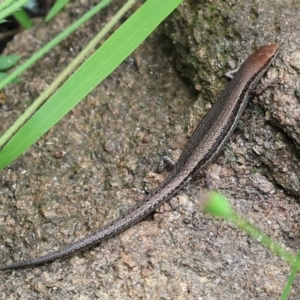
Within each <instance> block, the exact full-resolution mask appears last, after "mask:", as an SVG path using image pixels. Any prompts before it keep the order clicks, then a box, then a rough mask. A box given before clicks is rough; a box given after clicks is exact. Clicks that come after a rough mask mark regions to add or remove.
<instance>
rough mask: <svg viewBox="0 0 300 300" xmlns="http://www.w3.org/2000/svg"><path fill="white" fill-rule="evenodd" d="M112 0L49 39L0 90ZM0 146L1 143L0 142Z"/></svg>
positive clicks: (2, 84)
mask: <svg viewBox="0 0 300 300" xmlns="http://www.w3.org/2000/svg"><path fill="white" fill-rule="evenodd" d="M111 1H112V0H102V1H101V2H100V3H98V4H97V5H96V6H95V7H93V8H92V9H91V10H90V11H88V12H87V13H86V14H84V15H83V16H82V17H81V18H80V19H78V20H77V21H76V22H74V23H73V24H72V25H70V26H69V27H68V28H67V29H66V30H64V31H63V32H62V33H60V34H59V35H58V36H57V37H55V38H54V39H53V40H51V41H50V42H49V43H48V44H47V45H45V46H44V47H43V48H42V49H40V50H39V51H38V52H36V53H34V54H33V55H32V56H31V57H30V58H29V59H28V60H26V61H25V62H24V63H23V64H22V65H21V66H20V67H18V68H17V69H16V70H14V71H13V72H12V73H11V74H9V75H8V76H7V77H6V78H5V79H4V80H3V81H1V82H0V90H2V89H3V88H4V87H5V86H6V85H7V84H9V83H10V82H12V81H13V80H14V79H15V78H17V76H19V75H20V74H21V73H23V72H24V71H25V70H26V69H28V68H29V67H30V66H31V65H32V64H33V63H35V62H36V61H37V60H38V59H40V58H41V57H42V56H43V55H44V54H46V53H48V52H49V51H50V50H51V49H52V48H53V47H55V46H56V45H57V44H58V43H59V42H61V41H62V40H63V39H64V38H66V37H67V36H68V35H70V34H71V33H72V32H73V31H75V30H76V29H77V28H78V27H79V26H80V25H82V24H83V23H84V22H86V21H87V20H89V19H90V18H91V17H92V16H94V15H95V14H96V13H98V12H99V11H100V10H101V9H103V8H104V7H105V6H107V5H108V4H109V3H110V2H111ZM0 146H1V144H0Z"/></svg>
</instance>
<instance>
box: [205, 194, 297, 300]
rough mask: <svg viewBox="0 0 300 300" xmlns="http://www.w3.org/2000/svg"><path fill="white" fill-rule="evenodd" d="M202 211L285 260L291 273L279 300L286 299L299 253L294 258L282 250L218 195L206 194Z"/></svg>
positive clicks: (294, 273)
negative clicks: (228, 222)
mask: <svg viewBox="0 0 300 300" xmlns="http://www.w3.org/2000/svg"><path fill="white" fill-rule="evenodd" d="M204 211H205V212H206V213H210V214H211V215H213V216H215V217H220V218H223V219H225V220H229V221H231V222H232V223H234V224H235V225H236V226H237V227H238V228H240V229H242V230H243V231H245V232H246V233H247V234H248V235H249V236H251V237H252V238H253V239H255V240H256V241H258V242H259V243H260V244H262V245H263V246H265V247H266V248H267V249H268V250H270V251H271V252H273V253H274V254H275V255H277V256H278V257H280V258H283V259H285V260H286V261H287V262H288V263H289V264H290V265H292V266H293V269H292V273H291V275H290V278H289V280H288V282H287V285H286V287H285V290H284V293H283V294H282V298H281V300H284V299H287V296H288V293H289V291H290V289H291V285H292V283H293V280H294V278H295V275H296V273H297V271H298V270H299V268H300V252H299V253H298V256H297V258H296V257H295V256H294V255H292V254H291V253H289V252H288V251H287V250H285V249H284V248H282V247H281V246H280V245H279V244H278V243H276V242H275V241H273V240H272V239H270V238H269V237H268V236H267V235H265V234H263V233H262V232H261V231H260V230H258V229H257V228H255V227H254V226H253V225H251V224H250V223H249V222H248V221H246V220H244V219H243V218H242V217H241V216H239V215H238V214H237V213H235V212H234V210H233V208H232V206H231V205H230V203H229V202H228V201H227V199H226V198H225V197H224V196H223V195H221V194H220V193H217V192H210V193H208V194H207V196H205V203H204Z"/></svg>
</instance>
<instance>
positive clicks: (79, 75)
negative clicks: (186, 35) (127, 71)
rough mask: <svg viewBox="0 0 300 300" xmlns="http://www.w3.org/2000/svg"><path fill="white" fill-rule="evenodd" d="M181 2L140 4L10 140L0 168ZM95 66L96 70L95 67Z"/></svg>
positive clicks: (0, 158) (153, 0)
mask: <svg viewBox="0 0 300 300" xmlns="http://www.w3.org/2000/svg"><path fill="white" fill-rule="evenodd" d="M181 2H182V1H181V0H169V1H164V2H162V1H161V0H148V1H147V2H146V3H145V4H143V5H142V6H141V7H140V8H139V9H138V10H137V11H136V12H135V13H134V14H133V15H132V16H131V17H130V18H129V19H128V20H127V21H126V22H125V23H124V24H123V25H122V26H121V27H120V28H119V29H118V30H117V31H116V32H115V33H114V34H113V35H112V36H111V37H110V38H109V39H108V40H107V41H106V42H105V43H104V44H103V45H102V46H101V47H100V49H98V50H97V51H96V52H95V53H94V54H93V55H92V56H90V57H89V58H88V59H87V60H86V62H85V63H84V64H83V65H82V66H81V67H80V68H79V69H78V70H77V71H76V72H75V73H74V74H73V75H72V76H71V77H70V78H69V79H68V80H67V81H66V82H65V84H64V85H63V86H62V87H61V88H60V89H59V90H58V91H57V92H56V93H55V94H54V95H53V96H52V97H51V98H50V99H49V100H48V101H47V102H46V103H45V104H44V105H43V106H42V107H41V108H40V109H39V110H38V111H37V112H36V113H35V114H34V115H33V116H32V117H31V119H30V120H29V121H28V122H26V123H25V124H24V126H22V127H21V129H20V130H19V131H18V132H17V133H16V134H15V135H14V136H13V137H12V138H11V140H9V142H8V143H7V144H6V145H5V146H4V148H3V149H2V150H1V152H0V169H2V168H4V167H5V166H7V165H8V164H9V163H11V162H12V161H13V160H14V159H16V158H17V157H18V156H19V155H21V154H22V153H23V152H24V151H25V150H26V149H28V148H29V147H30V146H31V145H32V144H33V143H35V142H36V141H37V140H38V138H40V137H41V136H42V135H43V134H44V133H45V132H46V131H47V130H49V129H50V128H51V127H52V126H53V125H54V124H55V123H57V122H58V121H59V120H60V119H61V118H62V117H63V116H64V115H65V114H66V113H68V112H69V111H70V110H71V109H72V108H73V107H74V106H75V105H76V104H77V103H78V102H79V101H80V100H81V99H83V98H84V97H85V96H86V95H87V94H88V93H89V92H90V91H91V90H92V89H94V88H95V87H96V86H97V85H98V84H99V83H100V82H101V81H102V80H103V79H104V78H105V77H107V76H108V75H109V74H110V73H111V72H112V71H113V70H114V69H115V68H116V67H117V66H118V65H119V64H120V63H121V62H122V61H123V60H124V59H125V58H126V57H127V56H128V55H130V53H132V52H133V51H134V50H135V49H136V48H137V46H138V45H139V44H141V43H142V42H143V41H144V40H145V39H146V37H147V36H148V35H149V34H150V33H151V32H152V31H153V30H154V29H155V28H156V27H157V26H158V25H159V24H160V23H161V22H162V21H163V20H164V19H165V18H166V16H167V15H169V14H170V13H171V12H172V11H173V10H174V9H175V8H176V7H177V6H178V5H179V4H180V3H181ZM120 45H122V47H119V46H120ZM95 65H96V66H98V67H97V68H94V66H95Z"/></svg>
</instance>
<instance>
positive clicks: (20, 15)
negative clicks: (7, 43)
mask: <svg viewBox="0 0 300 300" xmlns="http://www.w3.org/2000/svg"><path fill="white" fill-rule="evenodd" d="M13 16H14V17H15V19H16V20H17V21H18V22H19V23H20V24H21V25H22V27H23V28H25V29H29V28H31V27H32V22H31V20H30V18H29V17H28V15H27V13H26V12H25V10H24V9H23V8H22V9H19V10H17V11H15V12H14V13H13Z"/></svg>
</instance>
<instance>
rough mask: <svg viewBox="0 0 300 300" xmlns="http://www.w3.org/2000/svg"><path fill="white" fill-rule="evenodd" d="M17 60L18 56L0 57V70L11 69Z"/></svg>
mask: <svg viewBox="0 0 300 300" xmlns="http://www.w3.org/2000/svg"><path fill="white" fill-rule="evenodd" d="M19 60H20V56H18V55H5V56H0V70H1V71H3V70H7V69H10V68H12V67H13V66H14V65H15V64H16V63H17V62H18V61H19Z"/></svg>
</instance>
